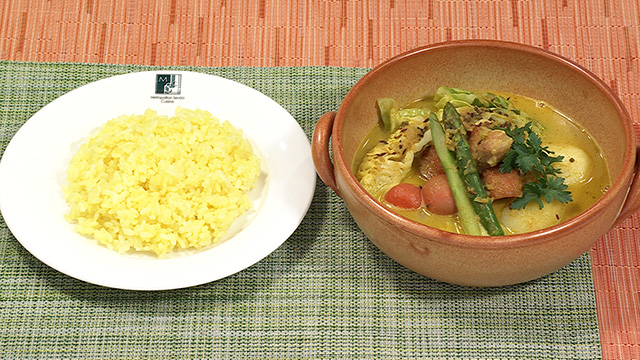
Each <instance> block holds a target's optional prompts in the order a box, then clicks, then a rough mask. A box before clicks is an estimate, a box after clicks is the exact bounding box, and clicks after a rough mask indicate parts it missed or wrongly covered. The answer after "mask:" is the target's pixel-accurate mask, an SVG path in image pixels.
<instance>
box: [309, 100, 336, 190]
mask: <svg viewBox="0 0 640 360" xmlns="http://www.w3.org/2000/svg"><path fill="white" fill-rule="evenodd" d="M335 118H336V112H335V111H329V112H327V113H325V114H324V115H322V116H320V119H318V123H317V124H316V127H315V129H314V130H313V139H312V141H311V154H312V156H313V163H314V164H315V166H316V171H317V172H318V175H319V176H320V179H322V181H323V182H324V183H325V184H327V186H328V187H330V188H331V189H332V190H333V191H334V192H335V193H336V194H338V196H340V191H339V190H338V186H337V185H336V175H335V173H334V171H333V163H332V162H331V157H330V156H329V140H330V139H331V132H332V130H333V120H334V119H335Z"/></svg>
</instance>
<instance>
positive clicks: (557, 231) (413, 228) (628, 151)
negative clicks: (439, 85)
mask: <svg viewBox="0 0 640 360" xmlns="http://www.w3.org/2000/svg"><path fill="white" fill-rule="evenodd" d="M452 47H453V48H455V47H494V48H502V49H510V50H514V51H519V52H525V53H529V54H531V55H533V56H539V57H544V58H547V59H551V60H553V61H555V62H557V63H560V64H561V65H563V66H565V67H566V68H568V69H569V71H573V72H576V73H579V74H581V75H582V76H583V77H584V78H586V79H587V80H589V81H590V82H591V83H592V84H593V85H594V86H595V87H596V88H598V89H599V90H600V91H601V92H602V93H603V94H604V95H606V97H607V98H608V99H609V101H610V102H611V103H612V104H613V105H614V106H615V108H616V111H617V113H618V114H619V115H620V118H621V119H622V121H623V123H624V124H623V125H624V127H625V128H626V130H627V131H626V134H625V135H626V141H627V147H626V148H625V153H624V158H625V161H624V164H623V166H622V169H621V171H620V174H619V175H618V177H617V178H616V179H615V181H613V182H612V184H611V186H610V188H609V190H608V191H607V192H606V193H605V194H604V195H603V196H602V197H601V198H600V199H599V200H598V201H596V203H594V204H593V205H592V206H590V207H589V208H587V209H586V210H585V211H583V212H582V213H580V214H578V215H577V216H575V217H573V218H571V219H569V220H567V221H565V222H562V223H560V224H557V225H554V226H552V227H549V228H545V229H541V230H537V231H533V232H528V233H524V234H516V235H505V236H474V235H465V234H457V233H452V232H448V231H445V230H441V229H437V228H434V227H430V226H427V225H424V224H421V223H418V222H416V221H413V220H411V219H409V218H406V217H404V216H402V215H399V214H397V213H395V212H393V211H392V210H391V209H389V208H387V207H385V206H384V205H382V204H381V203H380V202H379V201H377V200H376V199H374V198H373V196H371V195H370V194H369V193H368V192H367V191H366V190H365V189H364V188H363V187H362V185H360V183H359V182H358V180H357V179H356V177H355V175H354V174H353V172H352V171H351V166H350V164H349V163H348V162H347V160H346V159H345V156H344V153H343V152H342V151H337V152H334V157H335V158H334V166H337V167H339V168H340V171H341V173H342V174H344V178H345V183H346V184H347V186H348V187H349V189H350V190H351V191H353V192H354V194H355V199H356V200H357V201H359V202H360V204H361V205H363V206H365V207H367V208H369V209H370V210H371V211H373V212H375V213H376V214H377V215H378V216H379V217H381V218H383V220H385V221H387V222H389V223H396V224H398V225H400V226H401V227H402V228H403V229H404V230H405V231H407V232H410V233H413V234H415V235H419V236H423V237H425V238H428V239H430V240H432V241H437V242H441V243H447V244H449V245H456V246H460V247H467V248H483V249H498V248H505V247H523V246H531V245H533V244H538V243H543V242H547V241H552V240H553V239H554V238H556V237H558V236H562V235H564V234H567V233H570V232H572V231H573V230H572V229H573V228H574V227H580V224H581V223H583V222H586V221H588V220H589V219H590V218H592V217H594V216H597V215H598V214H599V213H600V212H601V211H603V210H604V209H605V208H606V207H607V206H609V204H610V203H611V202H612V201H613V198H614V197H616V196H618V195H619V194H620V192H627V191H628V186H626V182H627V181H629V180H628V179H630V178H631V175H632V174H633V169H634V163H635V161H631V160H632V158H633V159H635V151H636V143H635V132H634V129H633V123H632V121H631V117H630V116H629V113H628V112H627V110H626V108H625V106H624V104H623V103H622V101H621V100H620V99H619V98H618V96H617V95H616V94H615V93H614V92H613V90H612V89H611V88H610V87H609V86H608V85H607V84H606V83H604V81H602V80H601V79H600V78H599V77H597V76H596V75H595V74H593V73H592V72H591V71H589V70H587V69H586V68H585V67H583V66H581V65H579V64H577V63H575V62H573V61H572V60H570V59H568V58H565V57H564V56H562V55H559V54H556V53H554V52H551V51H549V50H545V49H542V48H538V47H534V46H531V45H525V44H521V43H516V42H509V41H502V40H482V39H479V40H455V41H447V42H440V43H434V44H430V45H425V46H421V47H417V48H414V49H411V50H409V51H406V52H403V53H400V54H398V55H396V56H394V57H391V58H389V59H388V60H385V61H384V62H382V63H380V64H379V65H377V66H375V67H374V68H373V69H371V70H370V71H369V72H367V73H366V74H365V75H364V76H363V77H362V78H361V79H360V80H358V81H357V82H356V84H355V85H354V86H353V87H352V88H351V90H349V92H348V93H347V95H346V96H345V98H344V99H343V100H342V104H341V105H340V107H339V108H338V110H337V112H336V123H335V124H334V127H333V134H332V137H333V138H334V139H335V141H334V142H333V144H336V145H338V144H341V141H342V127H341V126H340V125H341V123H342V121H341V118H342V113H343V112H344V108H345V107H346V105H343V104H347V105H348V104H349V103H350V102H351V101H353V98H354V97H355V96H356V94H357V92H358V90H359V89H360V88H362V87H364V86H366V85H367V83H369V81H370V79H371V78H372V77H374V76H376V74H377V73H378V72H380V71H381V70H383V69H384V68H386V67H388V66H390V65H392V64H394V63H395V62H397V61H400V60H402V59H404V58H407V57H410V56H413V55H415V54H418V53H423V52H427V51H435V50H438V49H443V48H452ZM338 146H340V145H338ZM596 240H597V239H596Z"/></svg>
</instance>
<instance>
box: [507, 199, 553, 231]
mask: <svg viewBox="0 0 640 360" xmlns="http://www.w3.org/2000/svg"><path fill="white" fill-rule="evenodd" d="M543 203H544V207H543V208H542V209H540V207H539V206H538V204H537V203H534V202H532V203H529V205H527V206H526V207H525V208H524V209H520V210H514V209H511V208H510V207H508V206H507V207H505V208H504V210H502V213H501V214H500V222H501V223H502V225H504V226H505V227H507V228H508V229H509V230H511V231H512V232H513V233H515V234H522V233H527V232H531V231H536V230H540V229H544V228H548V227H550V226H553V225H556V224H558V223H560V220H561V219H562V215H563V213H564V209H565V205H564V204H562V203H560V202H559V201H552V202H551V203H547V202H546V201H544V200H543Z"/></svg>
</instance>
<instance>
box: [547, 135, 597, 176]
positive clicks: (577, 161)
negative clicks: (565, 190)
mask: <svg viewBox="0 0 640 360" xmlns="http://www.w3.org/2000/svg"><path fill="white" fill-rule="evenodd" d="M549 150H551V151H553V152H554V155H555V156H558V155H562V156H564V159H562V162H559V163H555V164H553V166H554V167H555V168H557V169H560V171H561V173H560V175H559V176H560V177H563V178H564V183H565V184H567V186H571V185H575V184H579V183H581V182H584V181H587V180H589V178H590V177H591V167H592V161H591V158H590V157H589V155H588V154H587V153H586V152H585V151H584V150H582V149H580V148H579V147H576V146H573V145H568V144H550V145H549Z"/></svg>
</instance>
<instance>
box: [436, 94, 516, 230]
mask: <svg viewBox="0 0 640 360" xmlns="http://www.w3.org/2000/svg"><path fill="white" fill-rule="evenodd" d="M442 122H443V123H444V124H445V126H446V127H447V128H450V129H453V130H455V132H454V136H453V141H454V144H455V151H454V152H455V156H456V162H457V164H458V167H459V169H460V172H461V173H462V178H463V179H464V182H465V184H466V188H467V194H468V195H469V199H470V200H471V204H472V205H473V208H474V210H475V212H476V214H478V216H479V217H480V222H481V223H482V226H483V227H484V228H485V229H486V230H487V233H489V235H504V230H503V229H502V226H500V223H499V222H498V217H497V216H496V214H495V212H494V211H493V201H492V200H491V198H490V197H489V196H487V192H486V190H485V189H484V186H483V185H482V181H481V180H480V175H478V169H477V168H476V162H475V160H474V159H473V157H472V156H471V150H469V142H468V141H467V136H466V130H465V128H464V126H463V125H462V122H461V121H460V114H458V111H456V108H455V107H454V106H453V105H452V104H451V103H447V104H446V105H445V106H444V110H443V115H442Z"/></svg>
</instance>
